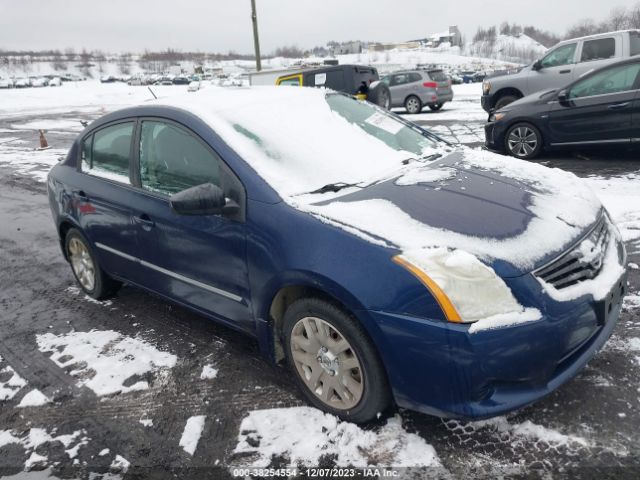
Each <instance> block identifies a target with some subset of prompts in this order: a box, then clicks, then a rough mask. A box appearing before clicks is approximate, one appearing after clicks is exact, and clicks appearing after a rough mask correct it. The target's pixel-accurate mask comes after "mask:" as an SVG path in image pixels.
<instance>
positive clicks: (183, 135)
mask: <svg viewBox="0 0 640 480" xmlns="http://www.w3.org/2000/svg"><path fill="white" fill-rule="evenodd" d="M219 169H220V159H219V158H218V157H217V156H216V155H215V154H214V153H213V152H211V150H209V149H208V148H207V147H206V146H205V145H204V144H203V143H202V142H201V141H200V140H199V139H197V138H196V137H195V136H193V135H192V134H190V133H188V132H187V131H186V130H184V129H182V128H178V127H175V126H173V125H171V124H168V123H164V122H155V121H144V122H142V131H141V134H140V182H141V183H142V188H144V189H146V190H150V191H152V192H157V193H163V194H166V195H171V194H174V193H177V192H180V191H182V190H186V189H187V188H190V187H195V186H196V185H201V184H203V183H213V184H214V185H218V186H221V183H220V174H219Z"/></svg>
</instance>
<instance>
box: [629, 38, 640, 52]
mask: <svg viewBox="0 0 640 480" xmlns="http://www.w3.org/2000/svg"><path fill="white" fill-rule="evenodd" d="M629 43H630V47H631V52H630V55H631V56H632V57H633V56H634V55H638V54H639V53H640V33H638V32H631V33H630V34H629Z"/></svg>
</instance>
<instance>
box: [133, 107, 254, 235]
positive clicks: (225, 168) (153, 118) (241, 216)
mask: <svg viewBox="0 0 640 480" xmlns="http://www.w3.org/2000/svg"><path fill="white" fill-rule="evenodd" d="M136 119H137V128H136V130H135V133H136V136H135V138H134V149H135V153H134V158H133V159H132V162H131V163H132V168H134V183H132V187H133V188H134V189H135V191H136V192H139V193H142V194H144V195H146V196H148V197H152V198H156V199H159V200H164V201H166V202H167V204H168V203H169V198H170V195H168V194H166V193H161V192H153V191H151V190H148V189H145V188H144V187H143V186H142V182H141V180H140V140H141V137H142V123H143V122H145V121H147V122H163V123H167V124H169V125H172V126H174V127H175V128H178V129H180V130H183V131H185V132H186V133H187V134H189V135H191V136H192V137H193V138H195V139H196V140H197V141H198V142H200V144H201V145H202V146H203V147H204V148H205V149H206V150H207V151H208V152H210V153H212V154H213V156H215V157H216V158H217V159H218V160H219V168H220V170H221V174H220V178H221V179H222V178H223V176H225V175H226V176H228V177H229V178H230V179H231V181H232V182H234V183H235V184H236V186H238V187H239V188H240V189H241V198H238V199H234V200H236V201H237V202H238V205H240V212H239V213H238V214H237V215H235V216H232V217H231V216H229V217H222V216H220V218H224V219H225V220H235V221H238V222H243V223H244V222H245V220H246V210H247V207H246V203H247V202H246V198H247V189H246V188H245V186H244V184H243V183H242V180H240V178H239V177H238V175H236V173H235V172H234V171H233V169H232V168H231V167H230V166H229V165H228V164H227V162H226V161H225V159H224V157H223V156H222V155H220V154H219V153H218V151H217V150H216V149H215V148H213V147H212V146H211V145H209V143H207V142H206V141H205V140H204V139H203V138H202V137H201V136H200V135H198V134H197V133H196V132H194V131H193V130H192V129H191V128H189V127H188V126H186V125H184V124H182V123H180V122H178V121H176V120H173V119H171V118H167V117H161V116H158V115H147V116H143V117H136ZM223 141H224V140H223ZM226 187H227V185H224V184H223V185H222V188H223V190H225V195H226V193H227V192H226Z"/></svg>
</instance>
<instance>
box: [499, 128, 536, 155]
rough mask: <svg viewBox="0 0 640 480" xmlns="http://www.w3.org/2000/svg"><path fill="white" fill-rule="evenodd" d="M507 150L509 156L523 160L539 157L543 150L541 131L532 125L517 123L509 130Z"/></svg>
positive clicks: (506, 142) (506, 143)
mask: <svg viewBox="0 0 640 480" xmlns="http://www.w3.org/2000/svg"><path fill="white" fill-rule="evenodd" d="M505 148H506V150H507V152H508V153H509V155H513V156H514V157H516V158H521V159H523V160H530V159H532V158H535V157H537V156H538V154H539V153H540V151H541V150H542V135H541V134H540V130H538V129H537V128H536V127H534V126H533V125H531V124H530V123H516V124H515V125H513V126H512V127H511V128H509V130H507V135H506V137H505Z"/></svg>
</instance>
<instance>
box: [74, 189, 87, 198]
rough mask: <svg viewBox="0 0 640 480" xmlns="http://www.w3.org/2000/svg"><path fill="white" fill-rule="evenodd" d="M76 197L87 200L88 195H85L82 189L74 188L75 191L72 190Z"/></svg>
mask: <svg viewBox="0 0 640 480" xmlns="http://www.w3.org/2000/svg"><path fill="white" fill-rule="evenodd" d="M72 193H73V194H74V195H75V196H76V197H78V198H81V199H82V200H87V199H88V198H89V197H87V194H86V193H84V190H76V191H75V192H72Z"/></svg>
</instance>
